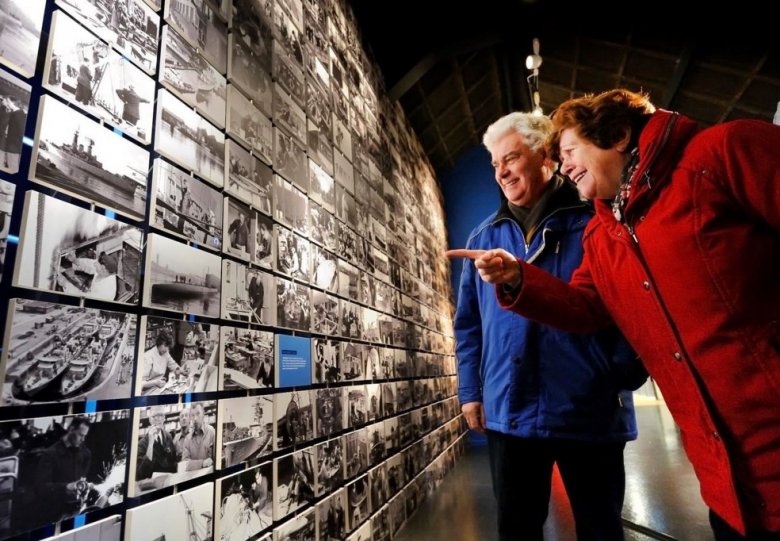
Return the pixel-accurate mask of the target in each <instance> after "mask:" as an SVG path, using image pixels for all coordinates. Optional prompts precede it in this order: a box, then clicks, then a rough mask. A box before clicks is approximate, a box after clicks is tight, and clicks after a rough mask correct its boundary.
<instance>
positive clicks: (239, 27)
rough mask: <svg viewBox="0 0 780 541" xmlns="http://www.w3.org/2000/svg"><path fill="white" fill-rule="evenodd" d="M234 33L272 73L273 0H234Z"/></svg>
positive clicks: (265, 69) (266, 69) (263, 66)
mask: <svg viewBox="0 0 780 541" xmlns="http://www.w3.org/2000/svg"><path fill="white" fill-rule="evenodd" d="M232 4H233V5H232V11H233V19H232V26H231V28H232V30H233V34H235V35H236V37H238V38H239V39H241V40H243V41H244V43H245V45H246V46H247V47H248V48H249V50H250V51H252V54H254V56H255V62H257V63H258V64H260V66H262V68H263V70H264V71H266V72H268V73H271V42H272V39H273V29H272V28H273V13H272V12H273V2H272V1H271V0H233V2H232Z"/></svg>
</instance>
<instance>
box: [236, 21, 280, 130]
mask: <svg viewBox="0 0 780 541" xmlns="http://www.w3.org/2000/svg"><path fill="white" fill-rule="evenodd" d="M229 42H230V49H229V52H230V58H229V59H228V71H227V76H228V80H229V81H230V82H231V83H232V84H234V85H236V86H237V87H238V88H240V89H241V91H242V92H243V93H244V94H246V95H247V96H249V97H250V98H251V99H252V101H253V103H254V105H255V106H257V108H258V109H260V110H261V111H262V112H263V113H264V114H265V115H266V116H269V117H270V116H271V115H272V114H273V107H272V103H273V88H272V82H271V74H270V73H269V70H268V68H267V67H265V66H263V65H262V63H261V61H262V60H263V59H264V56H262V55H261V56H257V55H255V53H254V52H253V50H252V48H251V46H250V44H249V43H247V41H246V39H245V37H243V36H239V35H238V34H236V33H235V32H232V33H231V34H230V39H229Z"/></svg>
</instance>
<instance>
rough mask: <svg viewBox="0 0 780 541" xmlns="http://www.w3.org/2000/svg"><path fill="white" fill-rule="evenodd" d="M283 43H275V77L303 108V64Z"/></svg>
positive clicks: (304, 84)
mask: <svg viewBox="0 0 780 541" xmlns="http://www.w3.org/2000/svg"><path fill="white" fill-rule="evenodd" d="M280 43H281V42H279V41H277V40H274V43H273V59H272V65H273V77H274V81H276V82H277V83H278V84H280V85H281V86H282V88H284V89H285V90H286V91H287V92H288V93H289V94H290V96H291V97H292V99H293V100H294V101H295V103H297V104H298V105H300V106H301V107H303V106H304V105H305V103H306V102H305V99H304V98H305V94H306V81H305V78H304V74H303V64H302V63H300V62H298V60H297V59H296V58H295V57H294V56H293V55H292V54H290V53H289V52H288V51H287V49H285V48H284V47H283V46H282V45H281V44H280Z"/></svg>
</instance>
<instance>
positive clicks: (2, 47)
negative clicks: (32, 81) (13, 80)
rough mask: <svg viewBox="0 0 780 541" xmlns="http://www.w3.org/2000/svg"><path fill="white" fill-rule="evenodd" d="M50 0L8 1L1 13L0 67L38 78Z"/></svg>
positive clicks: (4, 3)
mask: <svg viewBox="0 0 780 541" xmlns="http://www.w3.org/2000/svg"><path fill="white" fill-rule="evenodd" d="M45 8H46V0H7V1H5V2H3V10H2V12H0V64H4V65H6V66H8V67H9V68H11V69H12V70H14V71H16V72H18V73H19V74H21V75H22V76H24V77H32V76H33V75H35V62H36V60H37V59H38V55H37V53H38V46H39V44H40V41H41V27H42V26H43V12H44V9H45Z"/></svg>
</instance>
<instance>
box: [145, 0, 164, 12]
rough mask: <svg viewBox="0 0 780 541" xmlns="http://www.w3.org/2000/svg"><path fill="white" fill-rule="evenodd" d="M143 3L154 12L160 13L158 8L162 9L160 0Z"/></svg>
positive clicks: (146, 0) (149, 0) (147, 0)
mask: <svg viewBox="0 0 780 541" xmlns="http://www.w3.org/2000/svg"><path fill="white" fill-rule="evenodd" d="M144 2H146V3H147V4H149V7H151V8H152V9H153V10H155V11H160V8H162V0H144Z"/></svg>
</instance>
